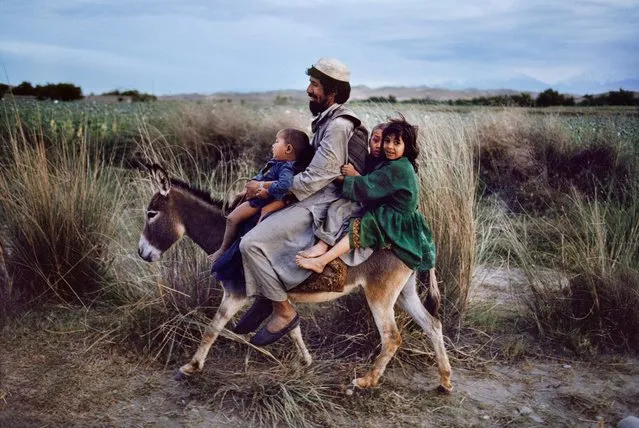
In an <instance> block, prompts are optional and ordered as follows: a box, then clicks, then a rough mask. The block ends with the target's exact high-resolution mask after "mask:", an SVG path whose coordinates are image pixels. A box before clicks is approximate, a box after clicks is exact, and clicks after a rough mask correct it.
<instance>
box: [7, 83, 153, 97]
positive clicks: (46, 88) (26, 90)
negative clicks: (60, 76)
mask: <svg viewBox="0 0 639 428" xmlns="http://www.w3.org/2000/svg"><path fill="white" fill-rule="evenodd" d="M9 93H11V94H13V95H15V96H29V97H35V98H36V99H38V100H58V101H76V100H81V99H84V95H83V94H82V88H80V87H79V86H76V85H74V84H72V83H48V84H46V85H36V86H35V87H34V86H33V85H32V84H31V83H30V82H26V81H25V82H22V83H20V84H19V85H17V86H9V85H5V84H4V83H0V99H2V98H3V97H4V95H5V94H9ZM102 95H105V96H106V95H110V96H118V97H121V98H122V99H124V97H130V98H131V100H132V101H134V102H138V101H140V102H143V101H155V100H157V97H156V96H155V95H151V94H145V93H141V92H139V91H136V90H127V91H117V90H115V91H110V92H105V93H103V94H102Z"/></svg>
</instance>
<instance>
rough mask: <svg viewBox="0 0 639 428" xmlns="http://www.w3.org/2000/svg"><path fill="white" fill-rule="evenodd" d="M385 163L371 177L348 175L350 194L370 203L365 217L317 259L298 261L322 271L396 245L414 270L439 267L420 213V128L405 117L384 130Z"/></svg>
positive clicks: (300, 258)
mask: <svg viewBox="0 0 639 428" xmlns="http://www.w3.org/2000/svg"><path fill="white" fill-rule="evenodd" d="M382 136H383V142H384V143H383V144H384V146H383V154H384V158H385V162H384V164H383V165H382V166H380V167H379V168H377V169H376V170H374V171H373V172H371V173H370V174H368V175H363V176H346V177H344V185H343V193H344V197H345V198H348V199H351V200H354V201H359V202H367V206H368V207H370V209H369V211H367V212H366V213H365V214H364V215H363V216H362V217H359V218H355V219H353V220H351V222H350V225H349V232H348V235H345V236H344V237H343V238H342V239H341V240H340V241H339V242H338V243H337V244H335V246H334V247H333V248H331V249H330V250H328V251H327V252H325V253H324V254H322V255H319V256H317V257H304V256H303V255H298V256H297V257H296V258H295V262H296V263H297V265H298V266H299V267H301V268H304V269H310V270H312V271H315V272H318V273H321V272H322V271H323V270H324V267H325V266H326V265H327V264H328V263H329V262H330V261H332V260H334V259H336V258H337V257H339V256H341V255H343V254H346V253H347V252H348V251H350V250H351V249H353V248H366V247H370V248H376V249H383V248H390V249H391V250H392V251H393V252H394V253H395V255H396V256H397V257H399V258H400V259H401V260H402V261H403V262H404V263H405V264H406V265H407V266H408V267H409V268H411V269H413V270H420V271H425V270H428V269H430V268H432V267H433V266H434V265H435V244H434V242H433V237H432V232H431V230H430V228H429V227H428V225H427V224H426V222H425V220H424V218H423V217H422V215H421V214H420V213H419V211H418V206H419V180H418V178H417V174H416V173H417V163H416V162H417V155H418V154H419V147H418V146H417V128H416V127H414V126H412V125H411V124H409V123H408V122H406V120H405V119H404V117H401V118H399V119H392V120H391V121H390V122H388V126H387V127H386V128H385V129H384V131H383V133H382Z"/></svg>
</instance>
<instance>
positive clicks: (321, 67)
mask: <svg viewBox="0 0 639 428" xmlns="http://www.w3.org/2000/svg"><path fill="white" fill-rule="evenodd" d="M313 67H314V68H315V69H316V70H318V71H320V72H322V73H324V74H325V75H327V76H328V77H331V78H333V79H335V80H339V81H340V82H349V81H350V78H351V72H350V70H349V69H348V67H347V66H346V64H344V63H343V62H341V61H338V60H336V59H335V58H327V57H324V58H320V59H318V60H317V62H316V63H315V64H313Z"/></svg>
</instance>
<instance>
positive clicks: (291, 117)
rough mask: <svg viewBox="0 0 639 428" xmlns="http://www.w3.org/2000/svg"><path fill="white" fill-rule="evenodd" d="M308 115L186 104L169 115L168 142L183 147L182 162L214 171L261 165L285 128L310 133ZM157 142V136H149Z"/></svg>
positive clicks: (286, 110)
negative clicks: (236, 164) (235, 164)
mask: <svg viewBox="0 0 639 428" xmlns="http://www.w3.org/2000/svg"><path fill="white" fill-rule="evenodd" d="M304 115H305V111H304V112H302V111H300V110H299V109H296V108H294V107H281V106H271V107H266V108H265V107H262V108H258V107H251V106H249V105H233V104H229V103H220V102H219V101H217V102H216V101H202V102H197V103H192V102H185V103H180V104H178V105H177V106H176V108H175V109H174V110H172V111H171V113H170V114H168V115H167V117H166V120H165V122H164V124H165V129H162V130H161V131H162V133H163V134H164V139H165V140H166V141H168V142H169V143H170V144H172V145H174V146H176V148H177V147H179V148H180V149H181V150H180V151H175V150H174V153H175V154H176V155H177V156H178V161H180V162H184V161H186V162H189V163H191V162H192V161H193V160H194V159H195V160H197V161H198V162H199V166H200V167H204V168H205V169H209V170H210V169H212V168H215V167H216V166H218V164H219V163H223V162H228V161H234V160H237V159H239V158H244V159H247V160H249V161H250V162H252V163H256V164H257V165H261V164H262V163H264V162H266V161H267V160H268V158H269V157H270V155H271V151H270V149H271V145H272V144H273V143H274V142H275V135H276V133H277V131H279V130H280V129H282V128H298V129H302V130H307V128H308V125H309V122H308V120H307V119H306V117H305V116H304ZM146 135H147V137H146V139H147V140H151V141H153V140H154V139H155V135H154V134H153V133H147V134H146Z"/></svg>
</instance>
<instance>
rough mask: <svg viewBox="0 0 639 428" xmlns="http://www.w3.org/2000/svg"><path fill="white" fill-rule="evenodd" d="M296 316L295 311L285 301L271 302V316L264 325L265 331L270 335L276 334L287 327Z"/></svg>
mask: <svg viewBox="0 0 639 428" xmlns="http://www.w3.org/2000/svg"><path fill="white" fill-rule="evenodd" d="M296 316H297V311H296V310H295V308H294V307H293V305H291V304H290V303H289V302H288V301H287V300H285V301H283V302H273V315H271V319H269V320H268V323H266V330H268V331H269V332H270V333H277V332H278V331H281V330H282V329H284V328H286V327H288V325H289V324H290V323H291V321H293V320H294V319H295V317H296Z"/></svg>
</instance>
